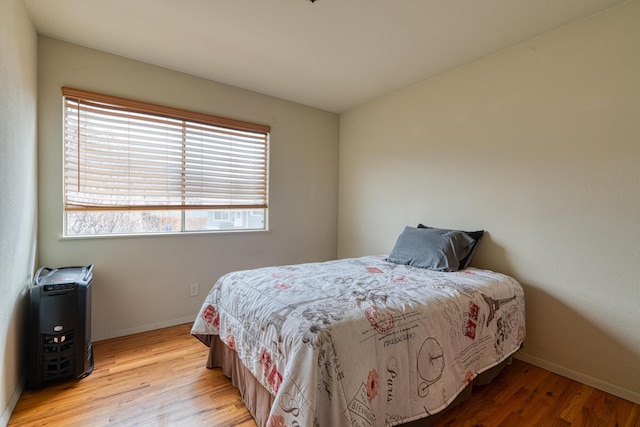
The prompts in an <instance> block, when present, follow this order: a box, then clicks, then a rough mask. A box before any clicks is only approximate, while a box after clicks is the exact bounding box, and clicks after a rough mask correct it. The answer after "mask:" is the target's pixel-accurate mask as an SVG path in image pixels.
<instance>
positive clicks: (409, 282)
mask: <svg viewBox="0 0 640 427" xmlns="http://www.w3.org/2000/svg"><path fill="white" fill-rule="evenodd" d="M524 310H525V304H524V292H523V289H522V287H521V286H520V284H519V283H518V282H517V281H516V280H515V279H513V278H512V277H510V276H507V275H504V274H501V273H496V272H492V271H488V270H480V269H475V268H467V269H465V270H461V271H457V272H453V273H443V272H436V271H431V270H425V269H420V268H415V267H410V266H405V265H397V264H392V263H389V262H386V261H385V260H384V257H382V256H366V257H361V258H351V259H342V260H337V261H328V262H321V263H311V264H298V265H290V266H280V267H268V268H260V269H255V270H246V271H238V272H233V273H229V274H227V275H225V276H223V277H222V278H220V279H219V280H218V281H217V282H216V283H215V285H214V286H213V288H212V289H211V292H210V293H209V294H208V296H207V297H206V299H205V302H204V304H203V305H202V308H201V309H200V312H199V314H198V316H197V318H196V320H195V323H194V325H193V328H192V331H191V333H192V334H193V335H194V336H196V337H199V338H201V339H202V337H203V336H206V335H219V336H220V339H221V340H222V341H223V342H224V343H226V345H227V346H229V347H230V348H232V349H234V350H235V351H236V352H237V354H238V356H239V358H240V360H241V361H242V363H243V364H244V365H245V367H247V368H248V369H249V370H250V371H251V372H252V373H253V375H255V377H256V378H257V379H258V381H259V382H260V383H261V384H262V385H263V386H264V387H265V388H266V389H267V390H268V391H269V392H270V393H271V394H272V395H273V396H274V397H275V400H274V404H273V406H272V408H271V412H270V414H269V420H268V423H267V425H268V426H295V425H298V426H357V427H365V426H391V425H397V424H401V423H404V422H409V421H412V420H416V419H420V418H423V417H426V416H429V415H431V414H435V413H437V412H439V411H441V410H442V409H444V408H445V407H446V406H447V405H448V404H449V403H450V402H451V401H452V400H453V399H454V398H455V397H456V396H457V395H458V394H459V393H460V392H461V391H462V390H463V389H464V387H465V386H466V385H467V384H469V382H471V381H472V380H473V379H474V378H475V376H476V375H478V374H480V373H481V372H484V371H486V370H487V369H489V368H491V367H493V366H495V365H497V364H499V363H500V362H502V361H503V360H504V359H506V358H507V357H509V356H510V355H512V354H513V353H514V352H515V351H517V350H518V349H519V347H520V345H521V344H522V342H523V340H524V337H525V316H524V314H525V313H524Z"/></svg>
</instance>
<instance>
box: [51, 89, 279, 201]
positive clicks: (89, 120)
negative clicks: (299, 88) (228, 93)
mask: <svg viewBox="0 0 640 427" xmlns="http://www.w3.org/2000/svg"><path fill="white" fill-rule="evenodd" d="M62 94H63V98H64V208H65V210H66V211H79V210H183V209H243V208H249V209H261V208H267V189H268V173H267V172H268V145H269V132H270V128H269V127H268V126H264V125H258V124H252V123H247V122H241V121H236V120H230V119H225V118H221V117H216V116H210V115H205V114H200V113H192V112H188V111H184V110H179V109H174V108H168V107H163V106H158V105H153V104H148V103H142V102H138V101H131V100H127V99H123V98H117V97H112V96H108V95H101V94H96V93H92V92H86V91H81V90H77V89H71V88H63V89H62Z"/></svg>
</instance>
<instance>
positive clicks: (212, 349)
mask: <svg viewBox="0 0 640 427" xmlns="http://www.w3.org/2000/svg"><path fill="white" fill-rule="evenodd" d="M196 337H197V338H198V339H200V340H201V341H202V342H203V343H205V344H206V345H208V346H209V358H208V360H207V368H210V369H213V368H222V373H223V375H224V376H226V377H227V378H229V379H231V383H232V384H233V385H234V386H235V387H236V388H237V389H238V390H239V391H240V395H241V396H242V400H243V401H244V403H245V405H246V406H247V409H249V412H250V413H251V416H252V417H253V419H254V420H255V421H256V424H257V425H258V427H265V426H266V425H267V419H268V418H269V411H270V409H271V405H272V404H273V401H274V397H273V396H272V395H271V393H269V392H268V391H267V389H265V388H264V387H263V386H262V385H261V384H260V383H259V382H258V380H256V379H255V377H254V376H253V375H252V374H251V372H250V371H249V370H248V369H247V368H245V366H244V365H243V364H242V362H240V359H239V358H238V356H237V354H236V352H235V351H233V350H232V349H230V348H229V347H227V346H226V345H225V344H224V343H223V342H222V341H220V339H219V337H218V336H211V335H206V336H204V335H199V336H196ZM511 361H512V357H508V358H507V359H505V360H504V361H503V362H502V363H500V364H499V365H497V366H494V367H493V368H491V369H489V370H487V371H485V372H483V373H481V374H480V375H478V376H476V378H475V379H474V380H473V381H472V382H471V383H470V384H469V385H468V386H467V387H466V388H465V389H464V390H462V392H461V393H460V394H459V395H458V397H456V398H455V400H454V401H453V402H451V404H450V405H449V406H448V407H447V408H446V409H445V410H444V411H442V412H440V413H438V414H435V415H432V416H430V417H426V418H423V419H420V420H416V421H412V422H409V423H406V424H402V426H403V427H405V426H406V427H429V426H431V425H432V423H433V422H435V421H437V419H438V418H439V415H441V414H442V413H444V412H446V411H447V410H449V409H451V408H453V407H455V406H457V405H459V404H460V403H462V402H464V401H466V400H468V399H469V398H470V397H471V394H472V391H473V387H475V386H480V385H486V384H489V383H490V382H491V381H492V380H493V379H494V378H495V377H496V376H497V375H498V374H499V373H500V372H501V371H502V370H503V369H504V368H505V367H506V366H507V365H509V364H511Z"/></svg>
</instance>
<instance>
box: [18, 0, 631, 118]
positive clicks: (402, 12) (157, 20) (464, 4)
mask: <svg viewBox="0 0 640 427" xmlns="http://www.w3.org/2000/svg"><path fill="white" fill-rule="evenodd" d="M621 2H622V0H316V1H315V2H314V3H312V2H311V1H310V0H24V3H25V5H26V7H27V10H28V12H29V14H30V16H31V19H32V21H33V24H34V26H35V28H36V30H37V31H38V33H40V34H43V35H46V36H50V37H54V38H57V39H61V40H65V41H69V42H72V43H76V44H80V45H83V46H88V47H92V48H95V49H99V50H103V51H106V52H111V53H115V54H118V55H122V56H125V57H129V58H133V59H137V60H140V61H144V62H148V63H150V64H155V65H159V66H163V67H166V68H170V69H173V70H177V71H181V72H185V73H189V74H193V75H196V76H200V77H205V78H207V79H211V80H215V81H218V82H221V83H226V84H229V85H233V86H237V87H240V88H244V89H249V90H252V91H255V92H260V93H264V94H267V95H271V96H275V97H278V98H282V99H286V100H289V101H293V102H297V103H301V104H305V105H308V106H312V107H316V108H319V109H322V110H327V111H331V112H335V113H342V112H344V111H347V110H349V109H350V108H352V107H355V106H357V105H360V104H362V103H364V102H366V101H369V100H371V99H374V98H377V97H379V96H382V95H385V94H387V93H390V92H392V91H394V90H397V89H400V88H403V87H406V86H409V85H411V84H413V83H416V82H419V81H421V80H424V79H426V78H429V77H432V76H435V75H438V74H440V73H443V72H445V71H448V70H451V69H453V68H456V67H459V66H461V65H463V64H466V63H469V62H471V61H474V60H477V59H479V58H482V57H484V56H487V55H490V54H492V53H495V52H497V51H500V50H502V49H505V48H507V47H509V46H513V45H515V44H517V43H520V42H522V41H525V40H527V39H530V38H532V37H535V36H537V35H539V34H542V33H545V32H547V31H550V30H552V29H554V28H557V27H559V26H562V25H565V24H567V23H569V22H572V21H575V20H577V19H580V18H583V17H585V16H587V15H590V14H592V13H595V12H597V11H599V10H602V9H604V8H607V7H610V6H613V5H615V4H617V3H621Z"/></svg>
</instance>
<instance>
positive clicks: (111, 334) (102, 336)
mask: <svg viewBox="0 0 640 427" xmlns="http://www.w3.org/2000/svg"><path fill="white" fill-rule="evenodd" d="M194 320H195V315H193V316H189V317H182V318H180V319H172V320H166V321H164V322H158V323H151V324H148V325H141V326H136V327H134V328H128V329H120V330H116V331H108V332H103V333H98V334H92V336H91V341H92V342H95V341H102V340H108V339H111V338H118V337H124V336H126V335H133V334H138V333H140V332H147V331H153V330H155V329H162V328H168V327H169V326H176V325H182V324H184V323H193V321H194Z"/></svg>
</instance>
